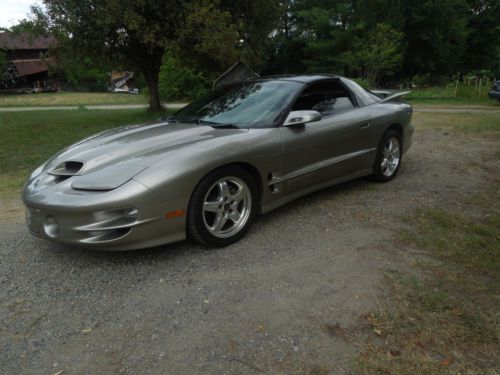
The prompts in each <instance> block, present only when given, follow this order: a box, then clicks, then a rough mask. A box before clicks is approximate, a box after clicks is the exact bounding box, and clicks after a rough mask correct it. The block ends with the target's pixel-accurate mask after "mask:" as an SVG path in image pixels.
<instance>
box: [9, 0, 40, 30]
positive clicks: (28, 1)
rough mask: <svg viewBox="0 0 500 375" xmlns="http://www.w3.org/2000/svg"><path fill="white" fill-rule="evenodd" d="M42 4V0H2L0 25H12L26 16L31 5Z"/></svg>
mask: <svg viewBox="0 0 500 375" xmlns="http://www.w3.org/2000/svg"><path fill="white" fill-rule="evenodd" d="M32 4H39V5H40V4H41V1H40V0H0V27H11V26H12V25H15V24H17V23H18V21H19V20H21V19H23V18H26V14H27V13H29V11H30V5H32Z"/></svg>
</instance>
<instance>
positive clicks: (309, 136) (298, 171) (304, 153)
mask: <svg viewBox="0 0 500 375" xmlns="http://www.w3.org/2000/svg"><path fill="white" fill-rule="evenodd" d="M332 83H333V82H332ZM338 84H340V82H338V81H337V83H335V84H334V85H333V87H335V90H337V91H338V86H337V85H338ZM343 89H344V90H347V89H345V88H343ZM335 90H334V91H335ZM323 92H324V89H323ZM336 95H338V94H336ZM348 95H352V93H350V91H348ZM299 99H300V97H299ZM299 99H298V100H299ZM352 101H353V102H354V103H353V106H352V108H350V109H349V108H348V109H347V110H344V111H343V112H342V111H333V113H325V115H324V116H323V117H322V118H321V120H320V121H317V122H311V123H308V124H305V125H302V126H292V127H285V126H284V127H281V129H280V130H281V137H282V141H283V168H282V171H281V172H282V179H283V180H284V182H285V192H286V194H288V193H292V192H294V191H297V190H300V189H303V188H307V187H308V186H311V185H315V184H319V183H321V182H325V181H328V180H331V179H334V178H336V177H340V176H342V175H347V174H350V173H353V172H360V171H363V170H365V171H366V170H367V169H369V168H370V167H371V166H370V165H369V164H370V161H371V160H372V158H371V157H370V156H369V154H370V152H373V150H372V149H370V147H369V145H370V143H369V139H370V131H371V129H370V119H371V118H370V111H369V110H368V109H367V108H364V107H360V106H358V105H357V102H356V99H355V98H354V99H353V100H352ZM311 108H313V107H311ZM300 109H306V108H304V107H301V108H300Z"/></svg>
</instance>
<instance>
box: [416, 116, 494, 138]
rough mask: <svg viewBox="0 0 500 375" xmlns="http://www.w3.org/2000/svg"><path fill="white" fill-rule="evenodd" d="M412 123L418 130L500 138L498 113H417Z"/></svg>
mask: <svg viewBox="0 0 500 375" xmlns="http://www.w3.org/2000/svg"><path fill="white" fill-rule="evenodd" d="M412 123H413V124H414V125H415V126H416V127H417V128H423V127H426V128H448V129H455V130H459V131H462V132H466V133H471V134H478V133H483V135H485V134H487V135H488V136H490V135H491V136H493V137H500V115H499V114H498V113H415V114H414V115H413V122H412Z"/></svg>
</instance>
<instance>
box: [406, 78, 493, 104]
mask: <svg viewBox="0 0 500 375" xmlns="http://www.w3.org/2000/svg"><path fill="white" fill-rule="evenodd" d="M490 88H491V85H489V84H488V85H487V86H486V85H483V86H482V87H481V88H479V86H474V85H473V84H471V85H466V84H463V83H461V84H459V85H458V86H456V87H455V85H454V84H449V85H446V86H435V87H418V88H414V89H412V91H411V93H410V94H408V95H406V97H405V99H406V100H408V102H410V103H412V104H415V105H431V106H433V105H434V106H450V105H461V106H477V105H482V106H483V105H485V106H495V107H498V108H500V103H499V102H498V101H497V100H492V99H490V98H489V97H488V91H489V90H490Z"/></svg>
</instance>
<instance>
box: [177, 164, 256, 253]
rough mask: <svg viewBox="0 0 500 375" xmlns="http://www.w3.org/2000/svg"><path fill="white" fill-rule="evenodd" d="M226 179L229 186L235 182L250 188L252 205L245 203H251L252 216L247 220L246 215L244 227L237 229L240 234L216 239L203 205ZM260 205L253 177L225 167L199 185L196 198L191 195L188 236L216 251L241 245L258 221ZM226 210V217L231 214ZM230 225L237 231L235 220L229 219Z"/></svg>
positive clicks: (231, 167) (196, 189)
mask: <svg viewBox="0 0 500 375" xmlns="http://www.w3.org/2000/svg"><path fill="white" fill-rule="evenodd" d="M226 178H227V179H228V182H229V185H231V181H233V180H234V181H239V182H243V183H244V184H245V185H246V188H248V193H246V194H249V195H250V201H249V202H248V199H247V200H246V202H247V203H248V204H247V207H248V210H249V212H248V214H246V215H248V216H246V215H245V217H246V220H245V222H244V223H243V222H242V226H241V227H238V228H234V230H237V231H236V232H235V233H234V234H231V235H229V234H228V236H227V237H219V236H216V235H214V234H213V233H212V232H211V230H209V228H208V226H209V225H208V224H207V215H209V214H210V212H206V211H205V210H204V204H205V199H206V198H207V197H208V195H209V193H210V194H211V192H212V191H213V189H215V188H216V184H218V182H220V181H221V180H222V179H226ZM231 179H232V180H231ZM217 186H218V185H217ZM245 191H246V190H245ZM246 197H247V198H248V195H246ZM242 202H243V200H242ZM209 203H211V202H209ZM257 204H258V191H257V186H256V183H255V181H254V180H253V178H252V176H251V175H250V174H249V173H248V172H247V171H246V170H244V169H243V168H241V167H238V166H235V165H229V166H226V167H222V168H219V169H216V170H215V171H213V172H211V173H209V174H208V175H207V176H205V177H204V178H203V179H202V180H201V181H200V182H199V183H198V185H197V186H196V188H195V189H194V191H193V194H192V195H191V199H190V201H189V206H188V213H187V236H188V237H189V238H191V239H193V240H195V241H197V242H199V243H201V244H205V245H209V246H214V247H223V246H228V245H230V244H232V243H234V242H236V241H238V240H239V239H240V238H241V237H243V236H244V235H245V234H246V232H247V231H248V229H249V228H250V226H251V225H252V222H253V220H254V218H255V214H256V211H257ZM223 206H228V204H224V205H223ZM219 207H220V206H219ZM233 208H234V207H233ZM225 209H226V211H224V214H226V215H227V214H229V209H228V208H225ZM231 212H232V211H231ZM245 212H246V211H245ZM213 215H218V214H217V213H213ZM214 220H215V219H214ZM226 220H228V219H226ZM231 222H232V223H233V226H235V227H236V222H233V220H232V219H229V224H231ZM222 229H223V228H221V230H222ZM212 230H213V228H212ZM214 233H215V232H214Z"/></svg>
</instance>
